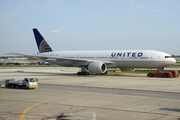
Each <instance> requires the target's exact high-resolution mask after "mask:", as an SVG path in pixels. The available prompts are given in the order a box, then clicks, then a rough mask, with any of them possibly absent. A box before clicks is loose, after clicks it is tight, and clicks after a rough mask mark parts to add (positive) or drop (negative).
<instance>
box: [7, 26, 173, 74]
mask: <svg viewBox="0 0 180 120" xmlns="http://www.w3.org/2000/svg"><path fill="white" fill-rule="evenodd" d="M33 32H34V36H35V39H36V42H37V47H38V50H39V53H38V54H34V55H28V54H20V53H10V54H11V55H12V54H13V55H23V56H32V57H35V58H37V59H40V60H43V61H47V62H50V63H54V64H57V65H60V66H66V67H80V68H81V70H82V71H81V72H78V73H77V74H78V75H89V73H96V74H107V68H120V69H121V70H122V71H131V70H132V71H133V70H135V68H148V69H152V68H157V69H159V70H161V69H163V68H164V67H166V66H170V65H173V64H175V63H176V60H175V59H174V58H172V57H171V56H170V55H169V54H167V53H164V52H160V51H154V50H92V51H53V50H52V49H51V47H50V46H49V44H48V43H47V42H46V41H45V39H44V38H43V36H42V35H41V34H40V33H39V31H38V30H37V29H36V28H35V29H33Z"/></svg>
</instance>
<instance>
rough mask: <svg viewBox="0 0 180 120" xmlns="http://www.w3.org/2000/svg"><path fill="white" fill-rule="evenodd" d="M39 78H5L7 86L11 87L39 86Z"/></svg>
mask: <svg viewBox="0 0 180 120" xmlns="http://www.w3.org/2000/svg"><path fill="white" fill-rule="evenodd" d="M37 81H38V79H37V78H24V80H17V79H7V80H5V86H6V87H10V88H16V87H18V88H24V89H28V88H29V89H30V88H33V89H34V88H38V82H37Z"/></svg>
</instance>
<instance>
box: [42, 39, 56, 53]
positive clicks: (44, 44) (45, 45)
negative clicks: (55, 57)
mask: <svg viewBox="0 0 180 120" xmlns="http://www.w3.org/2000/svg"><path fill="white" fill-rule="evenodd" d="M52 51H53V50H52V49H51V47H50V46H49V45H48V43H47V42H46V41H45V40H42V41H41V44H40V46H39V53H43V52H52Z"/></svg>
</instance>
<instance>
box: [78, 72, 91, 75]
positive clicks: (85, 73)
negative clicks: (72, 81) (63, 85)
mask: <svg viewBox="0 0 180 120" xmlns="http://www.w3.org/2000/svg"><path fill="white" fill-rule="evenodd" d="M77 75H89V72H78V73H77Z"/></svg>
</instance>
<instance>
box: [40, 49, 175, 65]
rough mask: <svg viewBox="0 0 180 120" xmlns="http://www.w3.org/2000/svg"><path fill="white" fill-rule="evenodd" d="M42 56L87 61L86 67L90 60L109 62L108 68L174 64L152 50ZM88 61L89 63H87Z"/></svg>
mask: <svg viewBox="0 0 180 120" xmlns="http://www.w3.org/2000/svg"><path fill="white" fill-rule="evenodd" d="M39 54H41V55H43V56H52V57H53V56H54V57H61V58H68V59H77V60H87V62H84V65H88V64H89V63H90V62H91V60H93V61H101V62H103V61H104V62H107V61H108V62H111V64H107V67H108V68H161V67H166V66H169V65H173V64H175V62H176V60H175V59H174V58H171V57H170V55H169V54H167V53H164V52H159V51H154V50H97V51H96V50H94V51H53V52H47V53H39ZM44 60H45V61H48V62H51V63H54V64H57V65H60V66H69V67H71V66H72V67H74V66H77V67H80V66H82V65H83V64H82V63H81V64H79V63H78V61H77V62H71V61H68V60H66V61H63V60H60V61H58V60H56V59H53V58H49V59H47V58H45V59H44ZM88 60H90V61H88Z"/></svg>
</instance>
